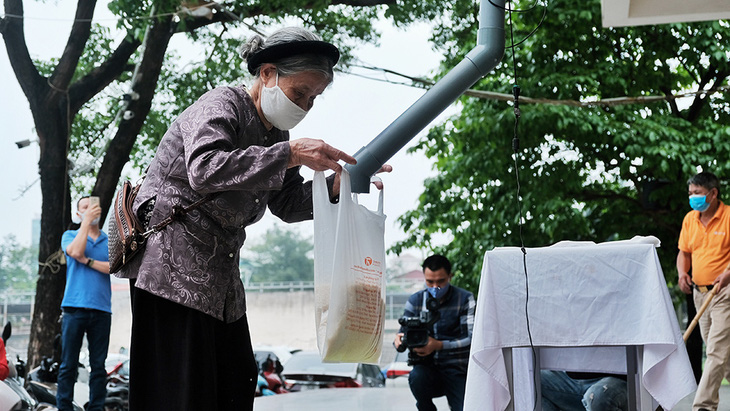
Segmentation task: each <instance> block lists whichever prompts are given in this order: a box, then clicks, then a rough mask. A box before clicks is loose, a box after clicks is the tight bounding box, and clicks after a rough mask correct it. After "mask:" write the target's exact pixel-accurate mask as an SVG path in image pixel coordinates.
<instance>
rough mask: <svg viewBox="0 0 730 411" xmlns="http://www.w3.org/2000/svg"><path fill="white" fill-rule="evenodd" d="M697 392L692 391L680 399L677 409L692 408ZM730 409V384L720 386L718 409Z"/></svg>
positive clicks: (686, 409) (683, 410)
mask: <svg viewBox="0 0 730 411" xmlns="http://www.w3.org/2000/svg"><path fill="white" fill-rule="evenodd" d="M694 398H695V394H694V393H692V394H690V395H688V396H687V397H685V398H684V399H683V400H682V401H680V402H679V403H678V404H677V406H676V407H674V409H675V410H677V411H689V410H691V409H692V400H694ZM723 410H730V385H723V386H721V387H720V407H719V408H718V411H723Z"/></svg>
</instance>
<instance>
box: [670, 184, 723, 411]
mask: <svg viewBox="0 0 730 411" xmlns="http://www.w3.org/2000/svg"><path fill="white" fill-rule="evenodd" d="M687 184H688V186H689V204H690V206H691V207H692V209H693V211H690V212H689V213H687V215H686V216H685V217H684V220H683V221H682V231H681V232H680V234H679V254H678V255H677V271H678V272H679V287H680V288H681V289H682V291H684V292H685V293H687V294H689V293H693V295H692V297H693V298H694V302H695V306H697V307H700V306H702V303H703V301H704V300H705V298H707V297H708V295H709V292H710V291H711V290H712V289H713V287H716V288H717V290H715V293H716V294H715V297H714V298H713V300H712V302H711V303H710V305H709V307H708V308H707V310H706V311H705V313H704V314H703V315H702V317H701V318H700V320H699V325H700V332H701V334H702V339H703V340H704V341H705V345H706V350H705V351H706V354H707V359H706V360H705V365H704V370H703V372H702V378H701V379H700V383H699V386H698V388H697V393H696V394H695V399H694V404H693V405H692V409H693V411H702V410H707V411H715V410H717V407H718V404H719V402H720V397H719V389H720V383H722V379H723V377H726V378H728V379H729V380H730V367H729V366H728V360H729V359H730V295H728V290H729V289H730V287H725V286H726V285H727V284H728V282H730V269H729V268H730V267H728V266H729V265H730V209H728V207H727V206H726V205H725V204H724V203H723V202H722V201H720V181H719V180H718V178H717V177H716V176H715V175H714V174H712V173H708V172H702V173H699V174H697V175H695V176H694V177H692V178H690V179H689V181H687ZM690 269H691V270H692V277H691V278H690V275H689V274H688V273H689V271H690Z"/></svg>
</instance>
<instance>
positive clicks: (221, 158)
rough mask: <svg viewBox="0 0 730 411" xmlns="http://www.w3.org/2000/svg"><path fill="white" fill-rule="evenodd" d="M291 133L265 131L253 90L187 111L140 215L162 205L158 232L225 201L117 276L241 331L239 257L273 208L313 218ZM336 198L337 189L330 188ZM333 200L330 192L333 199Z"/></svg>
mask: <svg viewBox="0 0 730 411" xmlns="http://www.w3.org/2000/svg"><path fill="white" fill-rule="evenodd" d="M288 140H289V133H288V132H286V131H281V130H278V129H276V128H273V129H271V130H270V131H268V130H266V128H265V127H264V125H263V123H262V122H261V119H260V118H259V116H258V113H257V111H256V107H255V105H254V102H253V100H252V99H251V97H250V96H249V94H248V92H247V91H246V89H245V87H243V86H239V87H220V88H216V89H214V90H212V91H210V92H208V93H206V94H205V95H203V96H202V97H201V98H200V99H199V100H198V101H197V102H196V103H195V104H193V105H192V106H190V107H189V108H188V109H186V110H185V111H184V112H183V113H182V114H181V115H180V117H178V118H177V119H176V120H175V121H174V122H173V124H172V126H171V127H170V129H169V130H168V131H167V132H166V133H165V135H164V137H163V138H162V141H161V142H160V146H159V147H158V149H157V154H156V155H155V158H154V159H153V160H152V163H151V164H150V168H149V170H148V172H147V176H146V177H145V180H144V183H143V185H142V188H141V189H140V191H139V194H138V195H137V199H136V200H135V202H134V211H135V212H137V210H138V209H139V207H140V206H141V205H142V204H144V203H145V202H147V200H149V199H151V198H155V205H154V209H153V211H152V217H151V220H150V225H154V224H157V223H159V222H160V221H161V220H163V219H165V218H166V217H167V216H169V215H170V213H171V210H172V207H173V206H174V205H177V204H179V205H182V206H187V205H190V204H191V203H193V202H195V201H197V200H198V199H200V198H201V197H203V196H205V195H206V194H209V193H219V194H217V195H216V196H215V197H214V198H213V199H212V200H210V201H208V202H206V203H204V204H203V205H202V206H201V207H200V208H198V209H197V210H194V211H192V212H191V213H190V214H188V215H187V216H185V217H184V219H183V220H182V221H178V222H173V223H172V224H171V225H169V226H167V227H165V228H164V229H162V230H161V231H160V232H158V233H156V234H153V235H152V236H150V237H149V239H148V240H147V245H146V247H145V250H144V251H143V252H142V253H140V254H139V255H138V256H137V257H135V258H134V260H133V261H131V262H130V263H129V264H128V265H127V266H126V267H125V268H124V269H122V270H121V271H120V272H119V273H118V276H119V277H124V278H135V277H136V278H137V281H136V287H138V288H141V289H143V290H145V291H147V292H150V293H152V294H154V295H157V296H160V297H162V298H165V299H168V300H171V301H173V302H176V303H178V304H182V305H184V306H186V307H190V308H193V309H196V310H199V311H202V312H204V313H206V314H209V315H211V316H213V317H215V318H217V319H219V320H223V321H225V322H233V321H235V320H237V319H239V318H241V317H242V316H243V315H244V313H245V312H246V300H245V295H244V288H243V284H242V282H241V280H240V274H239V268H238V259H239V250H240V249H241V246H243V243H244V240H245V239H246V231H245V228H246V226H248V225H251V224H253V223H255V222H256V221H258V220H260V219H261V217H263V215H264V213H265V211H266V207H267V206H268V207H269V209H270V210H271V212H272V213H273V214H274V215H276V216H278V217H279V218H281V219H282V220H284V221H286V222H297V221H302V220H308V219H311V218H312V188H311V181H310V182H306V183H305V182H304V179H303V178H302V177H301V176H300V175H299V167H296V168H291V169H288V170H287V163H288V161H289V154H290V149H289V143H288ZM328 183H329V186H330V188H331V185H332V179H329V181H328ZM330 192H331V191H330Z"/></svg>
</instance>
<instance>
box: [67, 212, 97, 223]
mask: <svg viewBox="0 0 730 411" xmlns="http://www.w3.org/2000/svg"><path fill="white" fill-rule="evenodd" d="M82 221H84V213H81V212H78V211H77V212H75V213H74V215H72V216H71V222H73V223H74V224H81V222H82ZM91 225H99V219H98V218H95V219H94V221H92V222H91Z"/></svg>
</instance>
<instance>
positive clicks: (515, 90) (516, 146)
mask: <svg viewBox="0 0 730 411" xmlns="http://www.w3.org/2000/svg"><path fill="white" fill-rule="evenodd" d="M508 1H509V2H511V1H512V0H508ZM490 3H491V0H490ZM546 9H547V8H546ZM507 11H508V12H509V34H510V42H511V43H512V44H513V46H511V47H510V48H511V50H512V70H513V76H514V81H515V84H513V86H512V94H513V95H514V113H515V127H514V135H513V137H512V151H513V153H514V154H513V155H514V163H515V180H516V182H517V195H516V198H515V200H516V201H517V211H518V222H517V225H518V227H519V236H520V250H521V251H522V267H523V269H524V273H525V323H526V325H527V336H528V338H529V340H530V350H531V352H532V364H533V373H537V372H539V370H540V364H537V353H536V351H535V345H534V344H533V342H532V331H531V330H530V315H529V311H528V304H529V301H530V286H529V277H528V275H527V250H526V249H525V239H524V237H523V234H522V226H523V222H522V200H521V199H520V189H521V186H520V172H519V164H518V157H519V150H520V138H519V134H518V128H519V123H520V116H521V112H520V86H519V85H517V60H516V57H515V48H514V47H515V45H514V31H513V23H512V8H511V7H510V8H509V9H507ZM544 18H545V16H544V14H543V20H544ZM540 24H542V21H541V22H540ZM539 27H540V26H539V25H538V27H536V28H535V30H537V28H539ZM535 30H533V33H534V32H535ZM530 35H532V33H531V34H530ZM526 39H527V38H525V40H526ZM523 41H524V40H523ZM535 376H536V375H535V374H533V379H532V381H536V378H535ZM537 392H538V390H537V387H536V389H535V394H534V403H533V404H534V405H533V407H534V408H533V409H536V408H537V404H538V401H540V399H539V398H537Z"/></svg>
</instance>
